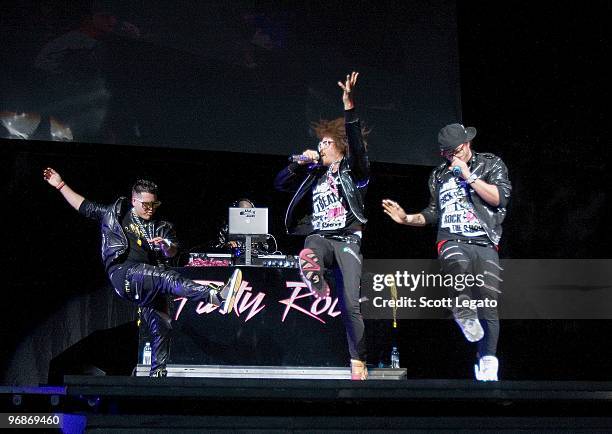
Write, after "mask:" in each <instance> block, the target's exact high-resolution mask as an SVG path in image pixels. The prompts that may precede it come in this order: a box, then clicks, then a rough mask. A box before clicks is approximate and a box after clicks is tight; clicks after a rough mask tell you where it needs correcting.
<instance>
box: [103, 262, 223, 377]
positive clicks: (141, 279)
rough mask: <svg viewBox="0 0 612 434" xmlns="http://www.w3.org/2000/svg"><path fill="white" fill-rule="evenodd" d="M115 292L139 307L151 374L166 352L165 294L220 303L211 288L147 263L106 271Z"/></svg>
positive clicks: (168, 327) (163, 365)
mask: <svg viewBox="0 0 612 434" xmlns="http://www.w3.org/2000/svg"><path fill="white" fill-rule="evenodd" d="M109 277H110V280H111V282H112V284H113V286H114V288H115V291H116V292H117V294H118V295H119V296H120V297H121V298H123V299H125V300H128V301H130V302H132V303H134V304H136V305H138V306H139V307H140V310H141V314H142V319H143V321H144V322H145V324H147V327H148V328H149V334H150V335H151V374H155V373H156V372H159V371H163V370H165V368H166V364H167V362H168V356H169V354H170V332H171V330H172V326H171V320H170V316H169V315H168V301H167V298H166V297H167V296H169V295H172V296H175V297H185V298H187V299H189V300H194V301H200V300H205V301H208V302H212V303H215V304H217V305H220V304H221V301H220V300H219V298H218V297H217V296H216V294H211V293H210V290H211V289H214V288H213V287H211V286H208V285H200V284H198V283H195V282H194V281H193V280H190V279H187V278H185V277H183V276H181V275H180V274H179V273H177V272H176V271H174V270H170V269H168V268H166V267H160V266H154V265H149V264H125V265H120V266H118V267H116V268H114V269H112V270H110V273H109Z"/></svg>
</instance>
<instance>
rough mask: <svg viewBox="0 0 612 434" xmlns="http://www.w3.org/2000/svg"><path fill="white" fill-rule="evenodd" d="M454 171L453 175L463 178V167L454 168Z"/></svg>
mask: <svg viewBox="0 0 612 434" xmlns="http://www.w3.org/2000/svg"><path fill="white" fill-rule="evenodd" d="M452 171H453V175H454V176H456V177H457V178H459V177H460V176H461V167H459V166H454V167H453V170H452Z"/></svg>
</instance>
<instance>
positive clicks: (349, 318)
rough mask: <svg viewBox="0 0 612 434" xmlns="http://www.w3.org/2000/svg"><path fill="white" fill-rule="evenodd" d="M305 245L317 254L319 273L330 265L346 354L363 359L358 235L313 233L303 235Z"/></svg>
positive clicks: (364, 356)
mask: <svg viewBox="0 0 612 434" xmlns="http://www.w3.org/2000/svg"><path fill="white" fill-rule="evenodd" d="M304 248H307V249H312V251H313V252H314V253H315V254H316V255H317V256H318V257H319V265H320V266H321V271H322V273H323V272H324V271H325V269H326V268H331V267H333V269H334V271H335V278H336V287H337V288H338V290H339V291H338V292H339V294H338V298H339V301H340V312H341V313H342V321H343V322H344V327H345V328H346V337H347V340H348V347H349V354H350V355H351V359H355V360H361V361H364V362H365V360H366V345H365V333H364V325H363V317H362V316H361V306H360V305H359V291H360V285H361V266H362V261H363V256H362V255H361V238H360V237H358V236H357V235H346V236H336V237H323V236H322V235H317V234H315V235H310V236H308V237H307V238H306V241H305V243H304ZM340 289H341V290H340Z"/></svg>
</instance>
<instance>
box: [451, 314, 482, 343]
mask: <svg viewBox="0 0 612 434" xmlns="http://www.w3.org/2000/svg"><path fill="white" fill-rule="evenodd" d="M455 322H456V323H457V324H458V325H459V328H460V329H461V331H462V332H463V336H465V338H466V339H467V340H468V341H470V342H478V341H479V340H481V339H482V338H483V337H484V330H483V328H482V325H481V324H480V321H479V320H478V318H455Z"/></svg>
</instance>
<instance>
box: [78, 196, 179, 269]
mask: <svg viewBox="0 0 612 434" xmlns="http://www.w3.org/2000/svg"><path fill="white" fill-rule="evenodd" d="M129 210H130V206H129V201H128V199H127V198H126V197H120V198H119V199H117V200H116V201H115V203H113V204H112V205H100V204H98V203H95V202H91V201H89V200H87V199H85V200H84V201H83V203H82V204H81V206H80V207H79V213H80V214H81V215H84V216H85V217H88V218H91V219H94V220H97V221H98V222H99V223H100V224H101V230H102V245H101V254H102V262H104V266H105V269H106V270H107V271H108V270H109V268H110V267H111V266H113V265H117V264H121V263H122V262H124V261H125V259H126V256H127V255H126V254H127V252H128V247H129V241H128V238H127V235H126V233H125V231H124V229H123V226H122V224H121V222H122V219H123V217H124V216H125V214H126V213H127V212H128V211H129ZM155 236H158V237H162V238H167V239H169V240H171V241H172V242H173V243H175V242H176V233H175V230H174V227H173V226H172V224H171V223H168V222H166V221H163V220H157V221H156V222H155Z"/></svg>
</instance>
